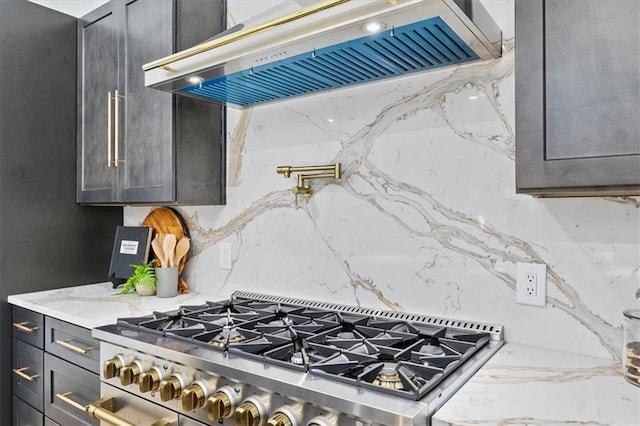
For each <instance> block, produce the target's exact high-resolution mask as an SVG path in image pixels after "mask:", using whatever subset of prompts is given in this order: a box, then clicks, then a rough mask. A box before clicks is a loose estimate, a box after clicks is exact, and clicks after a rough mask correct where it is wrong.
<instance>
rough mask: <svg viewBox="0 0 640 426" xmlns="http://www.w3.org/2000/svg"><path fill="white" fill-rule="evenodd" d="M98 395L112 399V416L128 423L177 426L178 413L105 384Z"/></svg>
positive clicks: (142, 425) (143, 425)
mask: <svg viewBox="0 0 640 426" xmlns="http://www.w3.org/2000/svg"><path fill="white" fill-rule="evenodd" d="M100 394H101V395H102V397H103V398H113V405H114V407H115V411H113V414H114V415H115V416H116V417H118V418H119V419H122V420H125V421H127V422H129V423H133V424H135V425H141V426H147V425H152V424H167V425H171V426H176V425H177V424H178V413H175V412H173V411H171V410H168V409H166V408H164V407H162V406H161V405H158V404H155V403H153V402H151V401H147V400H146V399H144V398H140V397H139V396H135V395H132V394H130V393H129V392H126V391H123V390H121V389H118V388H116V387H114V386H111V385H109V384H107V383H102V384H101V385H100Z"/></svg>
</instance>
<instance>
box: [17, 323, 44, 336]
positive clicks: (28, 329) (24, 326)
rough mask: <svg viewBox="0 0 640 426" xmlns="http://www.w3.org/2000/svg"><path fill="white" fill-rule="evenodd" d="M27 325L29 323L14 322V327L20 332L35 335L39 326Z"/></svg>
mask: <svg viewBox="0 0 640 426" xmlns="http://www.w3.org/2000/svg"><path fill="white" fill-rule="evenodd" d="M27 324H29V323H28V322H14V323H13V326H14V327H15V328H17V329H18V330H20V331H24V332H25V333H33V332H34V331H36V330H37V329H38V327H37V326H35V325H34V326H33V327H27Z"/></svg>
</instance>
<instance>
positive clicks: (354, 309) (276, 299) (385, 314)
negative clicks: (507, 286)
mask: <svg viewBox="0 0 640 426" xmlns="http://www.w3.org/2000/svg"><path fill="white" fill-rule="evenodd" d="M231 297H232V298H241V299H258V300H262V301H266V302H271V303H282V304H289V305H299V306H304V307H308V308H314V309H318V310H326V311H338V312H347V313H353V314H357V315H369V316H374V317H379V318H387V319H391V320H396V321H408V322H414V323H424V324H430V325H435V326H441V327H452V328H459V329H463V330H469V331H474V332H482V333H488V334H489V335H490V336H491V340H492V341H502V340H503V338H504V336H503V327H502V326H501V325H499V324H489V323H482V322H475V321H466V320H456V319H450V318H440V317H433V316H428V315H420V314H411V313H407V312H394V311H385V310H380V309H373V308H364V307H360V306H349V305H341V304H337V303H330V302H318V301H312V300H305V299H296V298H292V297H285V296H275V295H268V294H260V293H252V292H247V291H236V292H234V293H233V294H232V295H231Z"/></svg>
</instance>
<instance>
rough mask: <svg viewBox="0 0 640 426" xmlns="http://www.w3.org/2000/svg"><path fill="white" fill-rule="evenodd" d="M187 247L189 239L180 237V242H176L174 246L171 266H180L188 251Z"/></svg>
mask: <svg viewBox="0 0 640 426" xmlns="http://www.w3.org/2000/svg"><path fill="white" fill-rule="evenodd" d="M189 246H190V244H189V238H187V237H182V238H181V239H180V241H178V243H177V244H176V253H175V256H174V257H173V264H174V265H175V266H180V261H181V260H182V258H183V257H184V256H185V255H186V254H187V252H188V251H189Z"/></svg>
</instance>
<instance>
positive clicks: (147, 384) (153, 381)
mask: <svg viewBox="0 0 640 426" xmlns="http://www.w3.org/2000/svg"><path fill="white" fill-rule="evenodd" d="M161 380H162V373H161V370H160V368H159V367H152V368H151V369H150V370H147V371H145V372H144V373H140V377H139V378H138V387H139V389H140V392H142V393H145V392H150V391H155V390H158V388H160V381H161Z"/></svg>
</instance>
